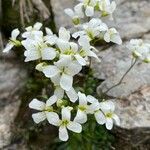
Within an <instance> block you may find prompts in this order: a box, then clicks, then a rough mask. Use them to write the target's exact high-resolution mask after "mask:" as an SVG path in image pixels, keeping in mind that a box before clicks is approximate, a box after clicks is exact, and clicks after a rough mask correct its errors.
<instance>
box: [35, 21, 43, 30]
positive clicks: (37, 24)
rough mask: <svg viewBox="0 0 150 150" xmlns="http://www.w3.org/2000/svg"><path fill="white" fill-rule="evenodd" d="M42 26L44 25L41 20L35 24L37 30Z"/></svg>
mask: <svg viewBox="0 0 150 150" xmlns="http://www.w3.org/2000/svg"><path fill="white" fill-rule="evenodd" d="M41 27H42V23H40V22H37V23H35V24H34V26H33V28H34V29H35V30H37V31H38V30H40V29H41Z"/></svg>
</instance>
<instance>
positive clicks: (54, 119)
mask: <svg viewBox="0 0 150 150" xmlns="http://www.w3.org/2000/svg"><path fill="white" fill-rule="evenodd" d="M46 117H47V120H48V122H49V123H50V124H52V125H54V126H59V123H60V119H59V116H58V114H57V113H55V112H46Z"/></svg>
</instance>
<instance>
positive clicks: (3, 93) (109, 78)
mask: <svg viewBox="0 0 150 150" xmlns="http://www.w3.org/2000/svg"><path fill="white" fill-rule="evenodd" d="M76 3H77V1H76V0H0V149H2V150H30V149H31V150H74V149H76V150H80V149H81V150H111V149H112V150H115V149H116V150H150V64H142V63H138V64H137V65H136V66H135V68H134V69H133V70H132V71H131V72H130V73H129V74H128V75H127V76H126V78H125V80H124V83H123V84H121V85H119V86H118V87H116V88H114V89H113V90H111V91H109V93H108V95H107V96H106V98H107V99H112V100H113V101H114V102H115V103H116V112H117V114H118V116H119V117H120V118H121V125H120V126H119V127H118V126H115V127H114V129H113V130H112V131H110V132H108V131H107V130H106V129H105V127H103V126H99V125H96V124H95V123H93V125H92V127H88V126H86V125H85V129H84V131H85V132H84V131H83V134H82V135H78V136H77V135H71V137H72V139H74V140H69V141H68V142H67V143H63V142H60V141H59V140H58V139H57V138H56V137H57V129H56V128H54V127H52V126H50V125H48V124H47V123H46V122H44V123H43V124H40V125H35V124H34V122H33V121H32V118H31V114H32V113H31V110H29V108H28V104H29V102H30V101H31V100H32V99H33V98H35V97H37V98H39V99H40V98H43V97H47V96H48V95H49V94H50V93H51V92H52V89H51V85H49V84H48V81H47V80H46V79H45V78H44V77H43V76H42V75H41V74H40V73H38V72H36V71H34V66H35V64H34V63H24V57H23V50H22V49H21V48H19V49H14V51H11V52H10V53H9V54H3V53H2V50H3V48H4V46H5V45H6V43H7V41H8V39H9V37H10V34H11V31H12V30H13V29H14V28H19V29H20V30H21V31H23V30H24V28H25V27H27V26H29V25H33V24H34V23H35V22H37V21H39V22H42V23H43V25H44V27H50V28H51V29H52V30H53V32H54V33H57V32H58V29H59V27H60V26H64V27H66V28H68V29H71V28H72V27H73V26H72V23H71V21H70V18H68V16H66V15H65V13H64V11H63V10H64V9H65V8H68V7H69V8H73V7H74V5H75V4H76ZM116 3H117V9H116V11H115V14H114V21H113V22H108V24H110V25H111V27H112V26H114V27H116V28H117V30H118V31H119V32H120V34H121V37H122V39H123V45H122V46H116V45H112V44H110V45H109V44H106V43H104V44H103V43H102V44H101V43H97V46H96V47H97V49H98V50H99V52H98V56H99V57H100V58H102V62H101V63H98V62H96V61H94V60H92V71H89V68H85V69H84V70H83V71H82V73H81V75H80V76H79V77H77V79H78V80H79V81H78V82H77V84H78V85H80V86H81V88H82V89H81V91H82V90H84V92H85V93H86V94H92V95H95V96H96V95H99V94H100V93H101V91H103V90H105V89H106V87H110V86H111V85H113V84H115V83H117V81H118V80H119V79H120V78H121V76H122V75H123V74H124V72H125V71H126V70H127V68H128V67H129V65H130V63H131V56H130V52H129V51H128V50H127V49H126V47H125V44H126V43H127V41H129V40H130V39H131V38H142V39H143V40H144V41H146V42H150V0H142V1H141V0H116ZM87 71H88V74H87ZM85 89H86V90H85ZM90 128H93V129H94V131H95V132H94V133H93V132H92V133H91V131H92V129H90Z"/></svg>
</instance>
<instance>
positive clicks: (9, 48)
mask: <svg viewBox="0 0 150 150" xmlns="http://www.w3.org/2000/svg"><path fill="white" fill-rule="evenodd" d="M13 46H14V45H13V44H12V43H8V44H7V45H6V47H5V49H4V50H3V52H4V53H8V52H9V51H10V50H11V49H12V48H13Z"/></svg>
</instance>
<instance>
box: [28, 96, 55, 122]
mask: <svg viewBox="0 0 150 150" xmlns="http://www.w3.org/2000/svg"><path fill="white" fill-rule="evenodd" d="M56 101H57V97H56V96H55V95H54V96H52V97H50V98H49V99H48V100H47V101H46V103H44V102H41V101H39V100H37V99H33V100H32V101H31V102H30V104H29V107H30V108H32V109H35V110H38V111H40V112H37V113H34V114H32V118H33V120H34V122H35V123H37V124H38V123H40V122H42V121H44V120H45V119H47V120H48V122H49V123H51V122H52V121H53V117H54V118H55V117H56V116H57V114H56V113H55V112H53V107H52V105H53V104H54V103H56Z"/></svg>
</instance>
